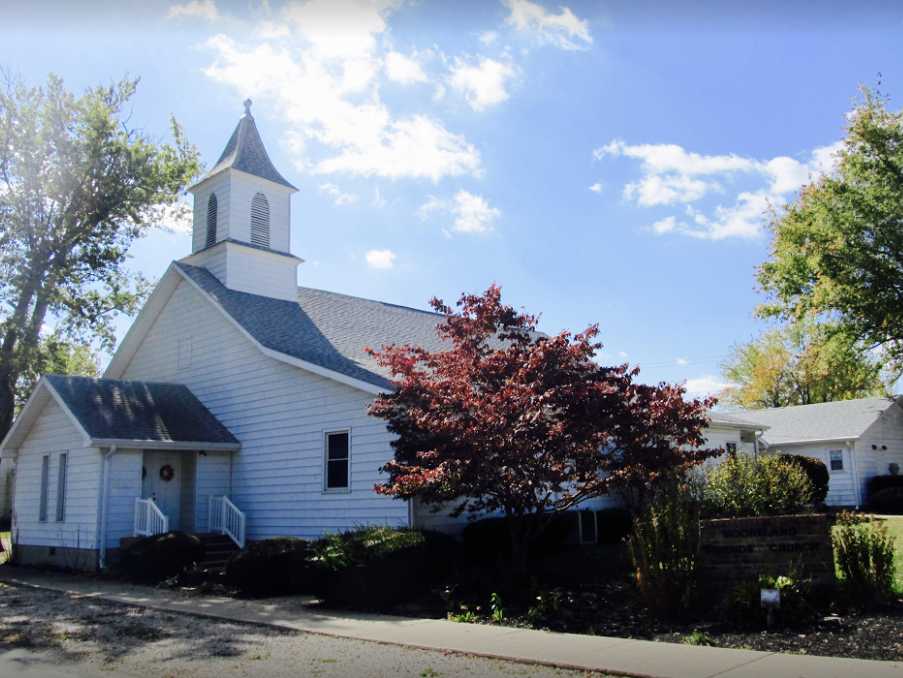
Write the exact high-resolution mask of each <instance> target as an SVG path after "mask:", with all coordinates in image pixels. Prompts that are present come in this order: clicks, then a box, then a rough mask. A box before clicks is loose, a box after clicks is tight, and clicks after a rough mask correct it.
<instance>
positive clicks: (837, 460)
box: [828, 450, 843, 471]
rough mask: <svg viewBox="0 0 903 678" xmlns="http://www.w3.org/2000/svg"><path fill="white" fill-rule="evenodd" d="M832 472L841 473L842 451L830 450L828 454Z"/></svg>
mask: <svg viewBox="0 0 903 678" xmlns="http://www.w3.org/2000/svg"><path fill="white" fill-rule="evenodd" d="M828 454H829V455H830V459H831V470H832V471H843V450H831V451H830V452H829V453H828Z"/></svg>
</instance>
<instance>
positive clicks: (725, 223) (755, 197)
mask: <svg viewBox="0 0 903 678" xmlns="http://www.w3.org/2000/svg"><path fill="white" fill-rule="evenodd" d="M838 149H839V144H832V145H830V146H825V147H821V148H816V149H814V150H813V151H812V152H811V153H810V154H809V159H808V160H806V161H802V160H797V159H795V158H791V157H788V156H778V157H775V158H771V159H770V160H764V161H763V160H757V159H755V158H749V157H744V156H739V155H736V154H727V155H703V154H699V153H693V152H689V151H687V150H685V149H684V148H682V147H681V146H678V145H676V144H637V145H631V144H627V143H625V142H623V141H620V140H618V139H615V140H613V141H611V142H609V143H607V144H605V145H604V146H600V147H599V148H596V149H595V150H594V151H593V155H594V156H595V158H596V159H597V160H602V159H605V158H610V157H625V158H630V159H632V160H636V161H639V163H640V171H641V176H640V178H639V179H637V180H635V181H629V182H627V183H626V184H625V185H624V189H623V195H624V199H625V200H628V201H630V202H634V203H636V204H637V205H639V206H640V207H656V206H671V205H684V211H685V212H686V215H687V217H688V219H687V220H684V219H679V218H678V217H677V216H675V215H673V214H672V215H668V216H666V217H663V218H661V219H659V220H658V221H656V222H655V223H654V224H653V225H652V227H651V230H652V231H653V232H654V233H657V234H664V233H680V234H682V235H686V236H690V237H693V238H700V239H707V240H723V239H725V238H756V237H758V236H760V235H761V234H762V231H763V226H764V223H765V219H766V216H767V214H768V212H769V211H770V210H772V209H773V208H777V207H780V206H781V205H783V204H784V202H785V201H786V200H787V198H788V197H789V196H790V195H791V194H793V193H794V192H796V191H798V190H799V189H800V188H802V187H803V186H804V185H805V184H806V183H808V182H810V181H813V180H814V179H816V178H818V177H819V176H821V175H823V174H825V173H826V172H830V171H832V170H833V168H834V167H835V166H836V162H837V160H836V153H837V150H838ZM740 178H742V179H743V181H744V182H747V183H751V184H752V186H753V187H752V188H746V187H744V188H743V189H739V188H737V187H736V186H735V184H736V183H737V181H738V180H739V179H740ZM712 194H720V195H725V196H730V195H731V194H732V196H733V197H732V198H731V197H728V202H727V204H718V205H716V206H714V207H713V208H712V209H711V210H710V212H709V213H708V214H707V213H705V212H704V211H703V210H701V209H698V208H697V207H695V206H694V204H693V203H697V202H698V201H700V200H702V199H703V198H706V197H707V196H710V195H712ZM731 200H732V202H731Z"/></svg>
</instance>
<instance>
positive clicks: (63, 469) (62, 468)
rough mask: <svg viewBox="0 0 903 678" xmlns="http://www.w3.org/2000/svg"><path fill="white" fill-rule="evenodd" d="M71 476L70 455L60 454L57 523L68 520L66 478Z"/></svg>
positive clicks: (57, 485) (57, 479) (57, 477)
mask: <svg viewBox="0 0 903 678" xmlns="http://www.w3.org/2000/svg"><path fill="white" fill-rule="evenodd" d="M68 474H69V453H68V452H60V456H59V467H58V468H57V474H56V522H58V523H62V522H64V521H65V520H66V477H67V476H68Z"/></svg>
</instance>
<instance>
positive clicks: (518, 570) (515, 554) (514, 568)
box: [508, 516, 530, 581]
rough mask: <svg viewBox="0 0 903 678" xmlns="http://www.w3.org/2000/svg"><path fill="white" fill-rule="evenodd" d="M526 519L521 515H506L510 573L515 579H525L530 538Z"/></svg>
mask: <svg viewBox="0 0 903 678" xmlns="http://www.w3.org/2000/svg"><path fill="white" fill-rule="evenodd" d="M525 522H526V519H525V518H524V517H523V516H508V530H509V534H510V536H511V574H512V578H513V579H514V580H515V581H521V580H525V579H526V578H527V574H528V568H527V564H528V559H529V556H530V538H529V532H528V531H527V526H526V524H525Z"/></svg>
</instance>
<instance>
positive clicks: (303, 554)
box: [226, 537, 316, 596]
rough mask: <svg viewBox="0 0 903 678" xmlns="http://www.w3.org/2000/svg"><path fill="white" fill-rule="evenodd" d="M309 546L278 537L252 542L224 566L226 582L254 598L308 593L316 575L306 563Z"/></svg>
mask: <svg viewBox="0 0 903 678" xmlns="http://www.w3.org/2000/svg"><path fill="white" fill-rule="evenodd" d="M309 556H310V545H309V543H308V542H306V541H305V540H303V539H297V538H294V537H279V538H276V539H264V540H261V541H257V542H251V543H250V544H249V545H248V548H247V549H246V550H245V551H242V552H240V553H236V554H235V555H234V556H232V558H231V559H230V560H229V562H228V563H227V564H226V582H227V583H228V584H229V585H231V586H234V587H236V588H238V589H240V590H241V591H242V592H244V593H248V594H250V595H255V596H265V595H280V594H290V593H310V592H312V591H313V589H314V588H315V583H314V582H313V578H314V576H316V573H315V572H314V571H313V569H312V568H311V567H310V566H309V564H308V558H309Z"/></svg>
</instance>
